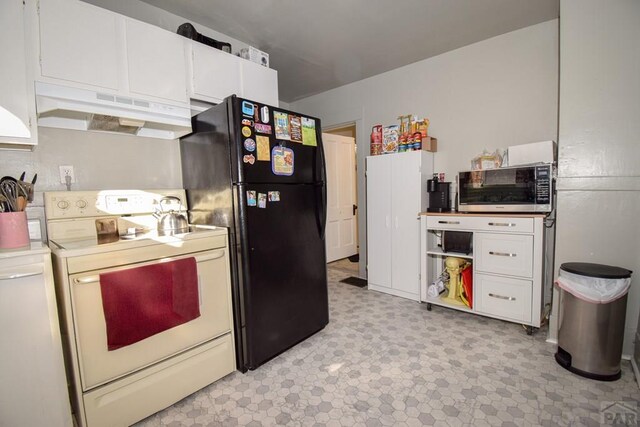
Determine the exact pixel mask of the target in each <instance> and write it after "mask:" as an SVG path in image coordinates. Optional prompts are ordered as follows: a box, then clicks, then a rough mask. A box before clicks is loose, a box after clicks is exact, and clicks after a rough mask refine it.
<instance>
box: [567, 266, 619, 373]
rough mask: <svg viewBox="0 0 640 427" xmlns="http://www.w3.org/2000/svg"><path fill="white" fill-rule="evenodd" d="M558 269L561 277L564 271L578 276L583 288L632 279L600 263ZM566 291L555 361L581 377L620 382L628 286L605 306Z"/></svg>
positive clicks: (616, 269) (614, 268)
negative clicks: (601, 282) (602, 282)
mask: <svg viewBox="0 0 640 427" xmlns="http://www.w3.org/2000/svg"><path fill="white" fill-rule="evenodd" d="M560 270H561V272H560V274H561V275H562V271H565V272H569V273H570V274H574V275H578V276H580V277H581V278H582V279H583V280H582V285H587V286H588V285H589V283H590V281H591V280H593V282H594V283H595V282H597V281H598V279H608V283H613V284H615V283H616V281H618V280H625V279H626V281H627V283H629V282H630V279H629V278H630V277H631V271H629V270H627V269H624V268H620V267H612V266H608V265H601V264H590V263H565V264H562V265H561V266H560ZM574 277H575V276H574ZM594 286H596V285H595V284H594ZM565 288H566V287H562V286H561V289H560V311H559V329H558V351H557V353H556V355H555V358H556V361H557V362H558V364H560V366H562V367H564V368H565V369H568V370H569V371H571V372H573V373H575V374H578V375H581V376H583V377H587V378H592V379H596V380H600V381H615V380H617V379H619V378H620V372H621V371H620V361H621V357H622V342H623V339H624V324H625V316H626V310H627V292H628V286H627V289H626V290H624V295H623V296H620V297H618V298H616V299H615V300H613V301H611V302H606V303H598V302H591V301H587V300H585V299H584V298H579V297H577V296H575V295H574V294H573V293H572V292H571V290H570V289H565Z"/></svg>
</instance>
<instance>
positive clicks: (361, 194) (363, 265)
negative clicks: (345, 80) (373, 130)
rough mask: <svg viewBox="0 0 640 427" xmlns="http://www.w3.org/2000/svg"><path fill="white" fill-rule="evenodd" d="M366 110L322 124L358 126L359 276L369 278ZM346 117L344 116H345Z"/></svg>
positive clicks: (327, 127) (326, 127) (325, 128)
mask: <svg viewBox="0 0 640 427" xmlns="http://www.w3.org/2000/svg"><path fill="white" fill-rule="evenodd" d="M363 116H364V112H363V111H362V110H354V111H352V112H351V114H348V115H347V117H348V118H349V119H348V120H344V119H342V120H340V121H338V120H336V121H333V122H332V121H331V118H328V119H327V118H325V123H327V124H325V125H323V126H322V132H331V130H334V129H339V128H343V127H349V126H354V125H355V128H356V137H355V140H356V167H357V170H356V193H357V205H358V254H359V255H360V261H359V262H358V277H360V278H361V279H366V278H367V196H366V191H365V190H366V188H367V187H366V177H365V170H366V164H365V159H366V157H367V156H368V155H369V144H368V142H367V139H366V137H365V135H366V132H365V131H364V123H363V121H364V120H363ZM343 117H344V116H343Z"/></svg>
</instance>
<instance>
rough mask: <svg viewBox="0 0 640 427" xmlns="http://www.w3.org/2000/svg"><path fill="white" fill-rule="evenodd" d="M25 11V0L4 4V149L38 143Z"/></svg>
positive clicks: (0, 32) (0, 109) (0, 93)
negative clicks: (27, 52)
mask: <svg viewBox="0 0 640 427" xmlns="http://www.w3.org/2000/svg"><path fill="white" fill-rule="evenodd" d="M24 9H25V5H24V3H23V1H22V0H3V1H2V2H0V57H2V58H3V60H2V66H0V148H7V149H32V148H33V147H34V146H35V145H36V144H37V143H38V138H37V127H36V106H35V98H34V95H33V84H32V83H33V82H32V81H30V78H29V77H30V76H31V74H32V73H31V72H32V67H30V64H29V63H27V55H26V50H25V49H26V45H27V43H26V32H25V21H24V13H25V12H24Z"/></svg>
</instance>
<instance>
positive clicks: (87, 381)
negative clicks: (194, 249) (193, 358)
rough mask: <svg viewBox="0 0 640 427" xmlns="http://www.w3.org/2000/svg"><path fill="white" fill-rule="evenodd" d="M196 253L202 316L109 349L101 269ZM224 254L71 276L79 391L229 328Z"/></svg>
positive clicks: (222, 251)
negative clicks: (101, 285) (114, 348)
mask: <svg viewBox="0 0 640 427" xmlns="http://www.w3.org/2000/svg"><path fill="white" fill-rule="evenodd" d="M190 256H195V258H196V263H197V272H198V294H199V303H200V316H199V317H197V318H195V319H193V320H191V321H189V322H187V323H183V324H181V325H178V326H175V327H173V328H171V329H167V330H165V331H163V332H160V333H157V334H156V335H153V336H150V337H148V338H146V339H143V340H141V341H138V342H136V343H133V344H130V345H128V346H125V347H121V348H119V349H117V350H113V351H109V350H108V349H107V331H106V322H105V317H104V311H103V307H102V293H101V288H100V274H101V273H108V272H113V271H120V270H127V269H131V268H136V267H142V266H146V265H151V264H154V263H159V262H166V261H168V260H175V259H180V258H187V257H190ZM228 265H229V260H228V254H227V251H226V250H225V249H218V250H212V251H205V252H198V253H197V254H190V255H187V256H180V257H172V258H163V259H161V260H155V261H152V262H145V263H138V264H130V265H127V266H123V267H117V268H109V269H102V270H94V271H89V272H84V273H81V274H74V275H71V276H69V285H70V287H71V302H72V310H73V318H74V329H75V334H76V345H77V347H78V358H79V365H80V377H81V380H82V389H83V391H87V390H90V389H92V388H94V387H97V386H99V385H101V384H104V383H107V382H109V381H112V380H114V379H116V378H119V377H121V376H123V375H126V374H129V373H131V372H134V371H136V370H139V369H140V368H143V367H146V366H149V365H152V364H154V363H156V362H159V361H161V360H163V359H166V358H168V357H171V356H172V355H175V354H177V353H180V352H182V351H184V350H187V349H189V348H192V347H194V346H197V345H199V344H202V343H204V342H206V341H209V340H211V339H212V338H215V337H217V336H220V335H223V334H225V333H227V332H229V331H230V329H231V321H230V311H229V292H230V285H229V271H228Z"/></svg>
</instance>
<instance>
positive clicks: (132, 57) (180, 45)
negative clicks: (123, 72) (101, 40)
mask: <svg viewBox="0 0 640 427" xmlns="http://www.w3.org/2000/svg"><path fill="white" fill-rule="evenodd" d="M125 33H126V37H125V39H126V45H127V69H128V77H129V91H130V92H131V93H133V94H140V95H148V96H153V97H157V98H163V99H168V100H173V101H179V102H184V103H188V102H189V98H188V96H187V71H186V66H185V52H184V38H183V37H182V36H179V35H178V34H174V33H171V32H169V31H166V30H163V29H162V28H159V27H156V26H153V25H149V24H146V23H143V22H140V21H135V20H133V19H126V20H125Z"/></svg>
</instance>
